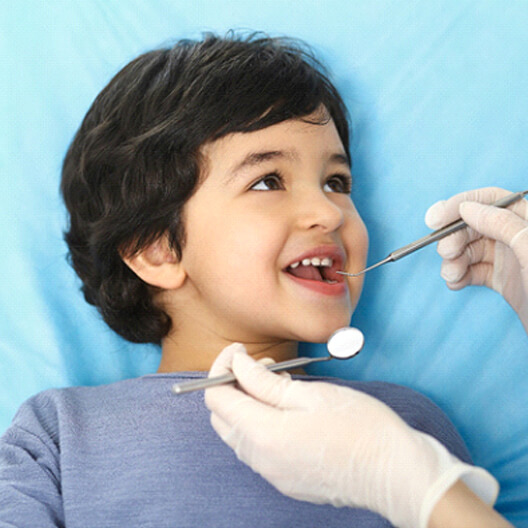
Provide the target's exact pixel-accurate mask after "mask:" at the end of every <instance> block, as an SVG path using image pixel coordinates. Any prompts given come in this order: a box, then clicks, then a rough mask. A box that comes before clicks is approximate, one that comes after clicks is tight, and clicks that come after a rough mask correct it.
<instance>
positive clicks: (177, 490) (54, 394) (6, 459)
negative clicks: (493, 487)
mask: <svg viewBox="0 0 528 528" xmlns="http://www.w3.org/2000/svg"><path fill="white" fill-rule="evenodd" d="M204 375H205V373H200V372H187V373H175V374H154V375H149V376H144V377H141V378H137V379H131V380H126V381H121V382H118V383H113V384H111V385H106V386H100V387H74V388H68V389H60V390H48V391H45V392H42V393H40V394H38V395H36V396H34V397H33V398H31V399H30V400H28V401H27V402H26V403H24V404H23V405H22V407H21V408H20V410H19V411H18V413H17V415H16V416H15V418H14V420H13V424H12V425H11V427H10V428H9V429H8V430H7V432H6V433H5V434H4V435H3V436H2V438H1V439H0V528H4V527H8V526H9V527H12V526H17V527H22V526H24V527H39V528H48V527H67V528H81V527H82V528H87V527H97V528H103V527H104V528H111V527H115V528H118V527H119V528H122V527H124V526H126V527H127V528H132V527H136V526H137V527H143V528H145V527H155V528H164V527H167V528H169V527H170V528H176V527H178V528H180V527H181V528H187V527H188V528H191V527H193V528H197V527H199V528H203V527H214V528H248V527H253V526H255V527H259V528H266V527H270V528H271V527H274V528H296V527H299V528H315V527H320V526H321V527H326V526H331V527H332V528H340V527H343V528H345V527H346V528H351V527H354V526H357V527H361V528H374V527H380V528H381V527H385V528H386V527H389V526H391V525H390V523H388V522H387V521H386V520H384V519H382V518H381V517H380V516H378V515H376V514H374V513H371V512H368V511H365V510H359V509H353V508H335V507H333V506H328V505H314V504H310V503H307V502H301V501H297V500H294V499H290V498H288V497H285V496H283V495H281V494H280V493H279V492H278V491H276V490H275V488H273V487H272V486H271V485H270V484H268V483H267V482H266V481H265V480H263V479H262V478H261V477H260V476H259V475H258V474H256V473H254V472H253V471H252V470H251V469H250V468H249V467H247V466H245V465H244V464H243V463H242V462H240V461H239V460H238V459H237V458H236V456H235V454H234V453H233V451H231V449H230V448H229V447H227V446H226V445H225V444H224V443H223V442H222V441H221V440H220V438H219V437H218V436H217V435H216V433H215V432H214V430H213V429H212V427H211V425H210V423H209V411H208V410H207V408H206V406H205V404H204V399H203V392H195V393H190V394H185V395H181V396H174V395H173V394H172V393H171V390H170V389H171V386H172V384H173V383H175V382H177V381H184V380H186V379H189V378H198V377H203V376H204ZM299 378H301V379H311V380H323V381H332V382H335V383H339V384H341V385H348V386H350V387H353V388H355V389H358V390H362V391H364V392H366V393H368V394H371V395H372V396H375V397H376V398H378V399H380V400H382V401H384V402H385V403H387V404H388V405H390V406H391V407H392V408H393V409H394V410H395V411H396V412H397V413H398V414H399V415H400V416H401V417H402V418H403V419H405V420H406V421H407V422H408V423H409V424H410V425H411V426H413V427H415V428H416V429H419V430H421V431H424V432H426V433H429V434H431V435H432V436H434V437H436V438H437V439H438V440H439V441H440V442H442V443H443V444H444V445H446V446H447V447H448V449H449V450H450V451H451V452H452V453H454V454H455V455H456V456H457V457H459V458H460V459H461V460H463V461H465V462H469V461H470V460H469V454H468V452H467V449H466V447H465V445H464V443H463V441H462V439H461V438H460V436H459V435H458V433H457V432H456V430H455V428H454V427H453V425H452V424H451V422H450V421H449V420H448V419H447V417H446V416H445V414H444V413H443V412H442V411H440V410H439V408H438V407H436V406H435V405H434V404H433V403H431V402H430V401H429V400H428V399H426V398H425V397H423V396H421V395H419V394H417V393H415V392H414V391H411V390H409V389H407V388H404V387H400V386H396V385H392V384H387V383H378V382H370V383H366V382H350V381H343V380H336V379H333V378H316V377H306V376H300V377H299Z"/></svg>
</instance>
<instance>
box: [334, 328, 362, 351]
mask: <svg viewBox="0 0 528 528" xmlns="http://www.w3.org/2000/svg"><path fill="white" fill-rule="evenodd" d="M364 344H365V336H364V335H363V333H362V332H361V330H358V329H357V328H352V327H345V328H340V329H339V330H336V331H335V332H334V333H333V334H332V335H331V336H330V339H329V340H328V343H327V345H326V346H327V348H328V352H329V354H330V355H331V356H332V357H333V358H335V359H350V358H352V357H354V356H355V355H357V354H359V352H360V351H361V349H362V348H363V345H364Z"/></svg>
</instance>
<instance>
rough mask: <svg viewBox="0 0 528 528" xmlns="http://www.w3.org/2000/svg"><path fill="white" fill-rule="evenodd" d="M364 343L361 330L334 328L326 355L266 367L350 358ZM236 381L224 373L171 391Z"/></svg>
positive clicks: (276, 368) (284, 367)
mask: <svg viewBox="0 0 528 528" xmlns="http://www.w3.org/2000/svg"><path fill="white" fill-rule="evenodd" d="M364 344H365V337H364V336H363V333H362V332H361V330H358V329H357V328H352V327H348V326H347V327H344V328H340V329H339V330H336V331H335V332H334V333H333V334H332V335H331V336H330V339H329V340H328V343H327V345H326V347H327V349H328V353H329V355H328V356H323V357H298V358H295V359H290V360H288V361H281V362H280V363H273V364H272V365H267V367H266V368H267V369H268V370H271V371H272V372H280V371H283V370H290V369H296V368H300V367H305V366H306V365H310V364H312V363H319V362H321V361H329V360H331V359H351V358H353V357H354V356H356V355H357V354H359V352H360V351H361V349H362V348H363V345H364ZM234 381H236V378H235V376H233V374H225V375H223V376H216V377H214V378H204V379H199V380H193V381H187V382H184V383H175V384H174V385H173V386H172V392H173V393H174V394H184V393H186V392H192V391H196V390H201V389H207V388H208V387H214V386H215V385H223V384H226V383H233V382H234Z"/></svg>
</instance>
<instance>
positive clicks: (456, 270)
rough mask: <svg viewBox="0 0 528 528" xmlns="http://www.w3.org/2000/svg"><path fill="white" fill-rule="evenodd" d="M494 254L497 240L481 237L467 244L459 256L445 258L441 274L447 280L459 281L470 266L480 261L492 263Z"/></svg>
mask: <svg viewBox="0 0 528 528" xmlns="http://www.w3.org/2000/svg"><path fill="white" fill-rule="evenodd" d="M494 256H495V242H494V241H491V240H489V239H487V238H479V239H478V240H476V241H475V242H472V243H471V244H469V245H467V246H466V247H465V249H464V251H463V252H462V254H461V255H460V256H459V257H457V258H454V259H446V260H444V261H443V262H442V267H441V270H440V275H441V277H442V278H443V279H445V280H446V281H447V282H458V281H460V280H461V279H462V278H463V277H464V275H465V274H466V272H467V269H468V267H469V266H472V265H473V264H476V263H478V262H487V263H489V264H492V263H493V262H494Z"/></svg>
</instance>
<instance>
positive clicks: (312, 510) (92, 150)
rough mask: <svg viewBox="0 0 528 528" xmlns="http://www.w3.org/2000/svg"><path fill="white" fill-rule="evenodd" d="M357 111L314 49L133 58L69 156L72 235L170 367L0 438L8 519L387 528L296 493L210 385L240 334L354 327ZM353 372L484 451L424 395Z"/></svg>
mask: <svg viewBox="0 0 528 528" xmlns="http://www.w3.org/2000/svg"><path fill="white" fill-rule="evenodd" d="M348 143H349V137H348V124H347V116H346V110H345V107H344V104H343V102H342V100H341V98H340V96H339V94H338V93H337V91H336V89H335V88H334V87H333V85H332V84H331V82H330V81H329V80H328V78H327V77H326V76H325V74H324V73H323V69H322V67H321V66H320V65H319V64H318V63H317V61H316V60H315V59H314V58H313V57H312V56H311V55H310V53H309V52H308V51H307V50H306V49H305V48H303V47H302V46H301V45H299V44H297V43H295V42H293V41H289V40H285V39H270V38H264V37H262V38H261V37H259V36H258V35H251V36H249V37H239V36H237V35H229V36H227V37H226V38H218V37H215V36H206V37H205V38H204V40H203V41H200V42H192V41H180V42H178V43H177V44H176V45H175V46H174V47H172V48H171V49H163V50H156V51H152V52H150V53H146V54H144V55H142V56H140V57H138V58H137V59H135V60H134V61H132V62H131V63H130V64H129V65H127V66H125V68H123V70H121V71H120V72H119V73H118V74H117V75H116V76H115V77H114V79H112V80H111V81H110V83H109V85H108V86H107V87H106V88H105V89H104V90H103V91H102V92H101V93H100V94H99V96H98V97H97V98H96V100H95V101H94V103H93V105H92V107H91V108H90V110H89V111H88V113H87V115H86V117H85V119H84V121H83V123H82V125H81V127H80V129H79V131H78V132H77V134H76V136H75V138H74V140H73V142H72V145H71V146H70V149H69V151H68V153H67V155H66V158H65V161H64V167H63V175H62V193H63V196H64V200H65V203H66V206H67V209H68V211H69V214H70V228H69V231H68V232H67V233H66V241H67V243H68V246H69V250H70V255H71V260H72V264H73V267H74V268H75V271H76V272H77V274H78V275H79V277H80V278H81V280H82V282H83V286H82V288H83V292H84V295H85V297H86V300H87V301H88V302H90V303H92V304H94V305H95V306H97V308H98V309H99V311H100V312H101V314H102V316H103V318H104V319H105V321H106V322H107V323H108V325H109V326H110V327H111V328H113V329H114V330H115V331H116V332H118V333H119V334H120V335H122V336H123V337H125V338H126V339H129V340H131V341H134V342H153V343H160V344H161V347H162V355H161V362H160V366H159V369H158V373H156V374H153V375H149V376H145V377H142V378H139V379H136V380H127V381H123V382H119V383H115V384H113V385H109V386H105V387H93V388H88V387H84V388H83V387H78V388H71V389H65V390H60V391H56V390H52V391H46V392H44V393H42V394H39V395H37V396H36V397H34V398H32V399H31V400H30V401H29V402H27V403H26V404H24V405H23V406H22V408H21V409H20V411H19V413H18V414H17V416H16V418H15V420H14V423H13V425H12V427H11V428H10V429H9V430H8V431H7V432H6V434H5V435H4V436H3V438H2V441H1V444H0V521H3V522H5V523H11V524H13V525H17V524H26V525H38V526H40V527H48V526H68V527H75V526H83V527H84V526H156V527H163V526H171V527H173V526H216V527H222V526H225V527H230V528H232V527H236V526H241V527H242V526H244V527H247V526H288V527H295V526H319V525H323V524H328V525H331V526H335V527H339V526H347V527H350V526H362V527H368V526H370V527H374V526H380V527H381V526H390V524H389V523H388V521H385V520H384V519H382V518H381V517H379V516H377V515H375V514H373V513H371V512H368V511H366V510H358V509H349V508H343V509H337V508H334V507H331V506H315V505H311V504H307V503H303V502H298V501H295V500H292V499H288V498H286V497H284V496H282V495H280V494H279V493H278V492H276V491H275V490H274V489H273V488H271V486H269V485H268V484H267V483H266V482H265V481H263V480H262V479H261V478H260V477H259V476H258V475H256V474H254V473H253V472H252V471H251V470H249V469H248V468H247V467H245V466H244V465H242V464H241V463H240V462H239V461H237V460H236V458H235V457H234V456H233V454H232V453H231V451H230V449H229V448H228V447H227V446H225V445H224V444H223V443H222V441H221V440H220V439H219V438H218V437H217V436H216V434H215V433H214V431H213V430H212V429H211V427H210V425H209V413H208V411H207V409H206V408H205V406H204V402H203V395H202V394H191V395H187V396H185V397H180V398H176V397H174V396H173V395H171V392H170V388H171V386H172V385H173V383H174V382H175V381H181V380H183V379H189V378H196V377H200V376H204V375H205V373H206V371H207V370H208V369H209V368H210V366H211V364H212V362H213V360H214V358H215V357H216V356H217V355H218V353H219V352H220V350H222V348H224V347H225V346H226V345H228V344H230V343H232V342H234V341H238V342H242V343H244V344H245V345H246V348H247V350H248V352H249V354H251V355H252V356H253V357H255V358H262V357H271V358H273V359H274V360H275V361H281V360H285V359H288V358H291V357H293V356H295V355H296V352H297V342H298V341H300V340H302V341H314V342H324V341H326V340H327V339H328V337H329V336H330V334H331V333H332V332H333V331H334V330H336V329H337V328H339V327H342V326H345V325H347V324H348V322H349V321H350V317H351V315H352V313H353V310H354V308H355V305H356V303H357V301H358V298H359V295H360V290H361V285H362V283H361V280H360V279H359V280H356V281H351V282H350V284H346V282H345V281H344V280H343V278H342V277H341V276H340V275H338V274H337V273H336V271H337V270H339V269H346V270H347V271H350V272H354V271H359V270H360V269H362V267H363V266H364V264H365V259H366V252H367V244H368V239H367V233H366V230H365V227H364V225H363V222H362V221H361V218H360V217H359V215H358V213H357V211H356V210H355V207H354V205H353V203H352V201H351V198H350V190H351V189H350V188H351V170H350V167H351V158H350V151H349V145H348ZM340 383H342V384H346V385H349V386H353V387H355V388H357V389H360V390H362V391H364V392H367V393H369V394H371V395H373V396H375V397H377V398H379V399H381V400H383V401H384V402H386V403H387V404H389V405H390V406H391V407H392V408H393V409H394V410H395V411H396V412H397V413H398V414H400V416H401V417H402V418H404V419H405V420H406V421H407V422H408V423H409V424H410V425H411V426H413V427H415V428H417V429H419V430H422V431H425V432H427V433H429V434H431V435H433V436H435V437H436V438H437V439H439V440H440V441H441V442H442V443H444V444H445V445H446V446H447V447H448V448H449V449H450V450H451V451H452V452H453V453H454V454H455V455H456V456H458V457H459V458H460V459H462V460H465V461H467V460H468V459H469V456H468V454H467V451H466V448H465V447H464V444H463V442H462V440H461V439H460V437H459V436H458V435H457V433H456V431H455V430H454V428H453V426H452V425H451V424H450V422H449V421H448V420H447V418H446V417H445V416H444V415H443V414H442V413H441V412H440V411H439V409H437V408H436V407H435V406H434V405H433V404H431V403H430V402H429V401H428V400H426V399H425V398H423V397H421V396H419V395H417V394H415V393H413V392H411V391H409V390H407V389H404V388H401V387H396V386H393V385H389V384H384V383H354V382H345V381H341V382H340Z"/></svg>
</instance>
